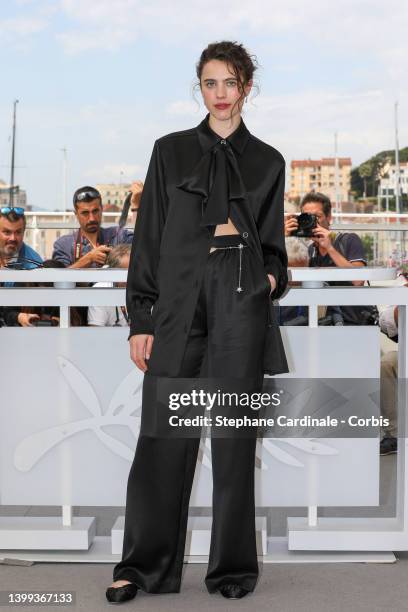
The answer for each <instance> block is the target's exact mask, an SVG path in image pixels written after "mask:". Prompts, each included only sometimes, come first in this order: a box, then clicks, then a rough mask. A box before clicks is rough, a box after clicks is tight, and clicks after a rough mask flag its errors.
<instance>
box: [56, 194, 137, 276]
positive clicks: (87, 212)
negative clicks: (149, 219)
mask: <svg viewBox="0 0 408 612" xmlns="http://www.w3.org/2000/svg"><path fill="white" fill-rule="evenodd" d="M134 198H135V195H134V192H133V190H132V202H133V199H134ZM73 202H74V209H75V216H76V218H77V219H78V223H79V230H77V231H75V232H73V233H72V234H68V235H66V236H61V238H58V240H56V241H55V243H54V250H53V254H52V258H53V259H56V260H58V261H61V262H62V263H63V264H64V265H65V266H66V267H69V268H95V267H97V268H99V267H101V266H103V265H104V264H105V263H106V258H107V255H108V253H109V252H110V250H111V248H112V247H113V246H116V245H117V244H121V243H126V244H131V242H132V240H133V232H130V231H129V230H127V229H125V228H120V227H118V226H113V227H101V223H102V215H103V207H102V198H101V194H100V193H99V191H97V190H96V189H94V188H93V187H81V188H80V189H77V190H76V191H75V193H74V197H73Z"/></svg>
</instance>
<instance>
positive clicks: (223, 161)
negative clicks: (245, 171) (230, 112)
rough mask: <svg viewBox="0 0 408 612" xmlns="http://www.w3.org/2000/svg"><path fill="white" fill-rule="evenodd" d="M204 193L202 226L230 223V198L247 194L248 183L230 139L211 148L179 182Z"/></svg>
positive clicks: (193, 190)
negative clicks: (242, 174)
mask: <svg viewBox="0 0 408 612" xmlns="http://www.w3.org/2000/svg"><path fill="white" fill-rule="evenodd" d="M177 187H179V188H180V189H183V190H184V191H188V192H190V193H196V194H198V195H201V196H202V197H203V200H202V213H203V214H202V218H201V222H200V226H206V225H218V224H221V223H227V222H228V217H229V211H230V201H231V200H237V199H240V198H242V199H244V198H245V187H244V184H243V181H242V177H241V173H240V171H239V167H238V163H237V159H236V157H235V154H234V151H233V150H232V147H231V145H230V143H229V142H228V140H224V139H222V140H220V141H219V142H217V143H216V144H215V145H214V146H213V147H212V148H211V149H209V150H208V151H207V152H206V153H205V154H204V155H203V157H202V158H201V159H200V161H199V162H198V164H197V165H196V166H195V168H194V169H193V171H192V173H191V175H190V176H188V177H187V178H185V179H184V180H183V181H182V182H181V183H180V184H179V185H177Z"/></svg>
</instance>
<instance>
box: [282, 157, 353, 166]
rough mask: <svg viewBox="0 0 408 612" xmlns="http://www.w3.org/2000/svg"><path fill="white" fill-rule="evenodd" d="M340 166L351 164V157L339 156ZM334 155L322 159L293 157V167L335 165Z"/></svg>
mask: <svg viewBox="0 0 408 612" xmlns="http://www.w3.org/2000/svg"><path fill="white" fill-rule="evenodd" d="M338 161H339V166H351V157H339V158H338ZM334 163H335V158H334V157H322V159H293V160H292V161H291V162H290V167H291V168H311V167H313V166H334Z"/></svg>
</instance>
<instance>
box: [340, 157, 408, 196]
mask: <svg viewBox="0 0 408 612" xmlns="http://www.w3.org/2000/svg"><path fill="white" fill-rule="evenodd" d="M399 160H400V162H407V161H408V147H404V148H403V149H400V151H399ZM387 162H389V163H391V164H395V151H394V150H390V151H381V153H377V155H374V156H373V157H370V159H367V160H366V161H365V162H363V163H362V164H360V165H359V166H357V167H356V168H353V169H352V171H351V191H352V193H353V195H354V196H355V197H357V198H361V197H363V196H376V195H377V191H378V183H379V182H380V178H381V177H383V176H385V174H384V166H385V165H386V163H387Z"/></svg>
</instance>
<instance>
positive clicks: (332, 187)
mask: <svg viewBox="0 0 408 612" xmlns="http://www.w3.org/2000/svg"><path fill="white" fill-rule="evenodd" d="M337 161H338V170H337V175H338V176H337V187H336V164H335V158H334V157H323V158H322V159H295V160H293V161H292V162H291V164H290V188H289V190H288V198H289V200H291V201H296V200H298V199H300V198H302V197H303V196H304V195H305V194H306V193H308V191H321V192H322V193H324V194H325V195H327V196H328V197H329V198H330V200H331V201H332V202H333V204H335V203H336V202H347V201H348V199H349V193H350V173H351V159H350V157H339V158H338V160H337ZM336 191H337V198H336Z"/></svg>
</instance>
